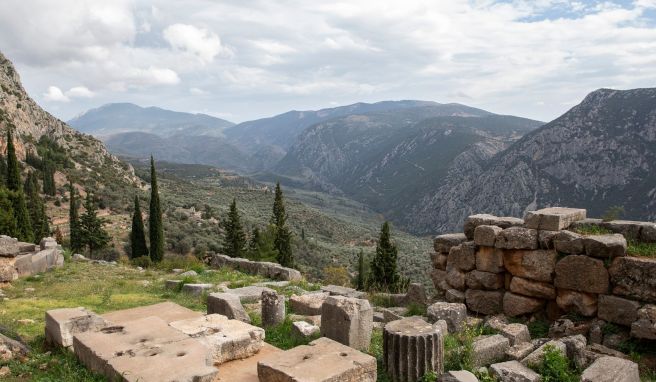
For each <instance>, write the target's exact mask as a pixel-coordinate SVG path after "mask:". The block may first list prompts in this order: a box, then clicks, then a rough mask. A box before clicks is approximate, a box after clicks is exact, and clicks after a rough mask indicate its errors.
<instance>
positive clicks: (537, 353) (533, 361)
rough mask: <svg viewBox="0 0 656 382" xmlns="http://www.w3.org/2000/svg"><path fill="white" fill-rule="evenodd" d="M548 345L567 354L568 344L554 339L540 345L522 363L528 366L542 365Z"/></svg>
mask: <svg viewBox="0 0 656 382" xmlns="http://www.w3.org/2000/svg"><path fill="white" fill-rule="evenodd" d="M547 347H551V348H554V349H556V350H559V351H560V352H561V353H562V354H563V355H567V346H566V345H565V343H564V342H562V341H558V340H552V341H549V342H547V343H545V344H543V345H542V346H540V347H538V348H537V349H535V350H534V351H533V352H532V353H531V354H529V355H528V356H526V358H524V359H523V360H522V361H521V362H522V365H524V366H528V367H539V366H540V365H542V362H543V361H544V354H545V351H546V349H547Z"/></svg>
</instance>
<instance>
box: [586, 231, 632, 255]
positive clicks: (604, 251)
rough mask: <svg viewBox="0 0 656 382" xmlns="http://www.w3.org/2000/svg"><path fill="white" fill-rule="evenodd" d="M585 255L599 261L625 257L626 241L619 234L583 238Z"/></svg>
mask: <svg viewBox="0 0 656 382" xmlns="http://www.w3.org/2000/svg"><path fill="white" fill-rule="evenodd" d="M583 246H584V247H585V254H586V255H588V256H592V257H598V258H601V259H612V258H615V257H620V256H625V255H626V247H627V244H626V239H625V238H624V236H622V235H621V234H619V233H615V234H610V235H593V236H586V237H585V238H583Z"/></svg>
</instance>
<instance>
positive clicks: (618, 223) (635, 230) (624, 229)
mask: <svg viewBox="0 0 656 382" xmlns="http://www.w3.org/2000/svg"><path fill="white" fill-rule="evenodd" d="M645 224H647V225H649V224H650V223H646V222H639V221H632V220H612V221H609V222H605V221H602V222H600V223H599V226H601V227H603V228H606V229H607V230H610V231H613V232H615V233H619V234H622V235H623V236H624V237H626V238H627V239H634V240H639V239H640V231H641V230H642V227H643V225H645ZM651 224H653V223H651Z"/></svg>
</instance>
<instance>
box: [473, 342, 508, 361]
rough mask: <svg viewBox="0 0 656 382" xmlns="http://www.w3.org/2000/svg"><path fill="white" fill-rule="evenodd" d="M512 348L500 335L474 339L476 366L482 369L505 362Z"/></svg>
mask: <svg viewBox="0 0 656 382" xmlns="http://www.w3.org/2000/svg"><path fill="white" fill-rule="evenodd" d="M509 348H510V341H508V339H507V338H506V337H504V336H502V335H500V334H495V335H491V336H481V337H477V338H475V339H474V345H473V358H474V366H475V367H480V366H485V365H489V364H491V363H494V362H498V361H501V360H503V358H504V357H505V355H506V351H507V350H508V349H509Z"/></svg>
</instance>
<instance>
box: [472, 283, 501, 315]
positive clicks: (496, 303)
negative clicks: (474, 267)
mask: <svg viewBox="0 0 656 382" xmlns="http://www.w3.org/2000/svg"><path fill="white" fill-rule="evenodd" d="M503 294H504V293H503V291H487V290H476V289H467V291H466V292H465V302H466V304H467V307H468V308H469V309H470V310H473V311H474V312H477V313H481V314H486V315H487V314H498V313H501V312H503Z"/></svg>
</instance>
